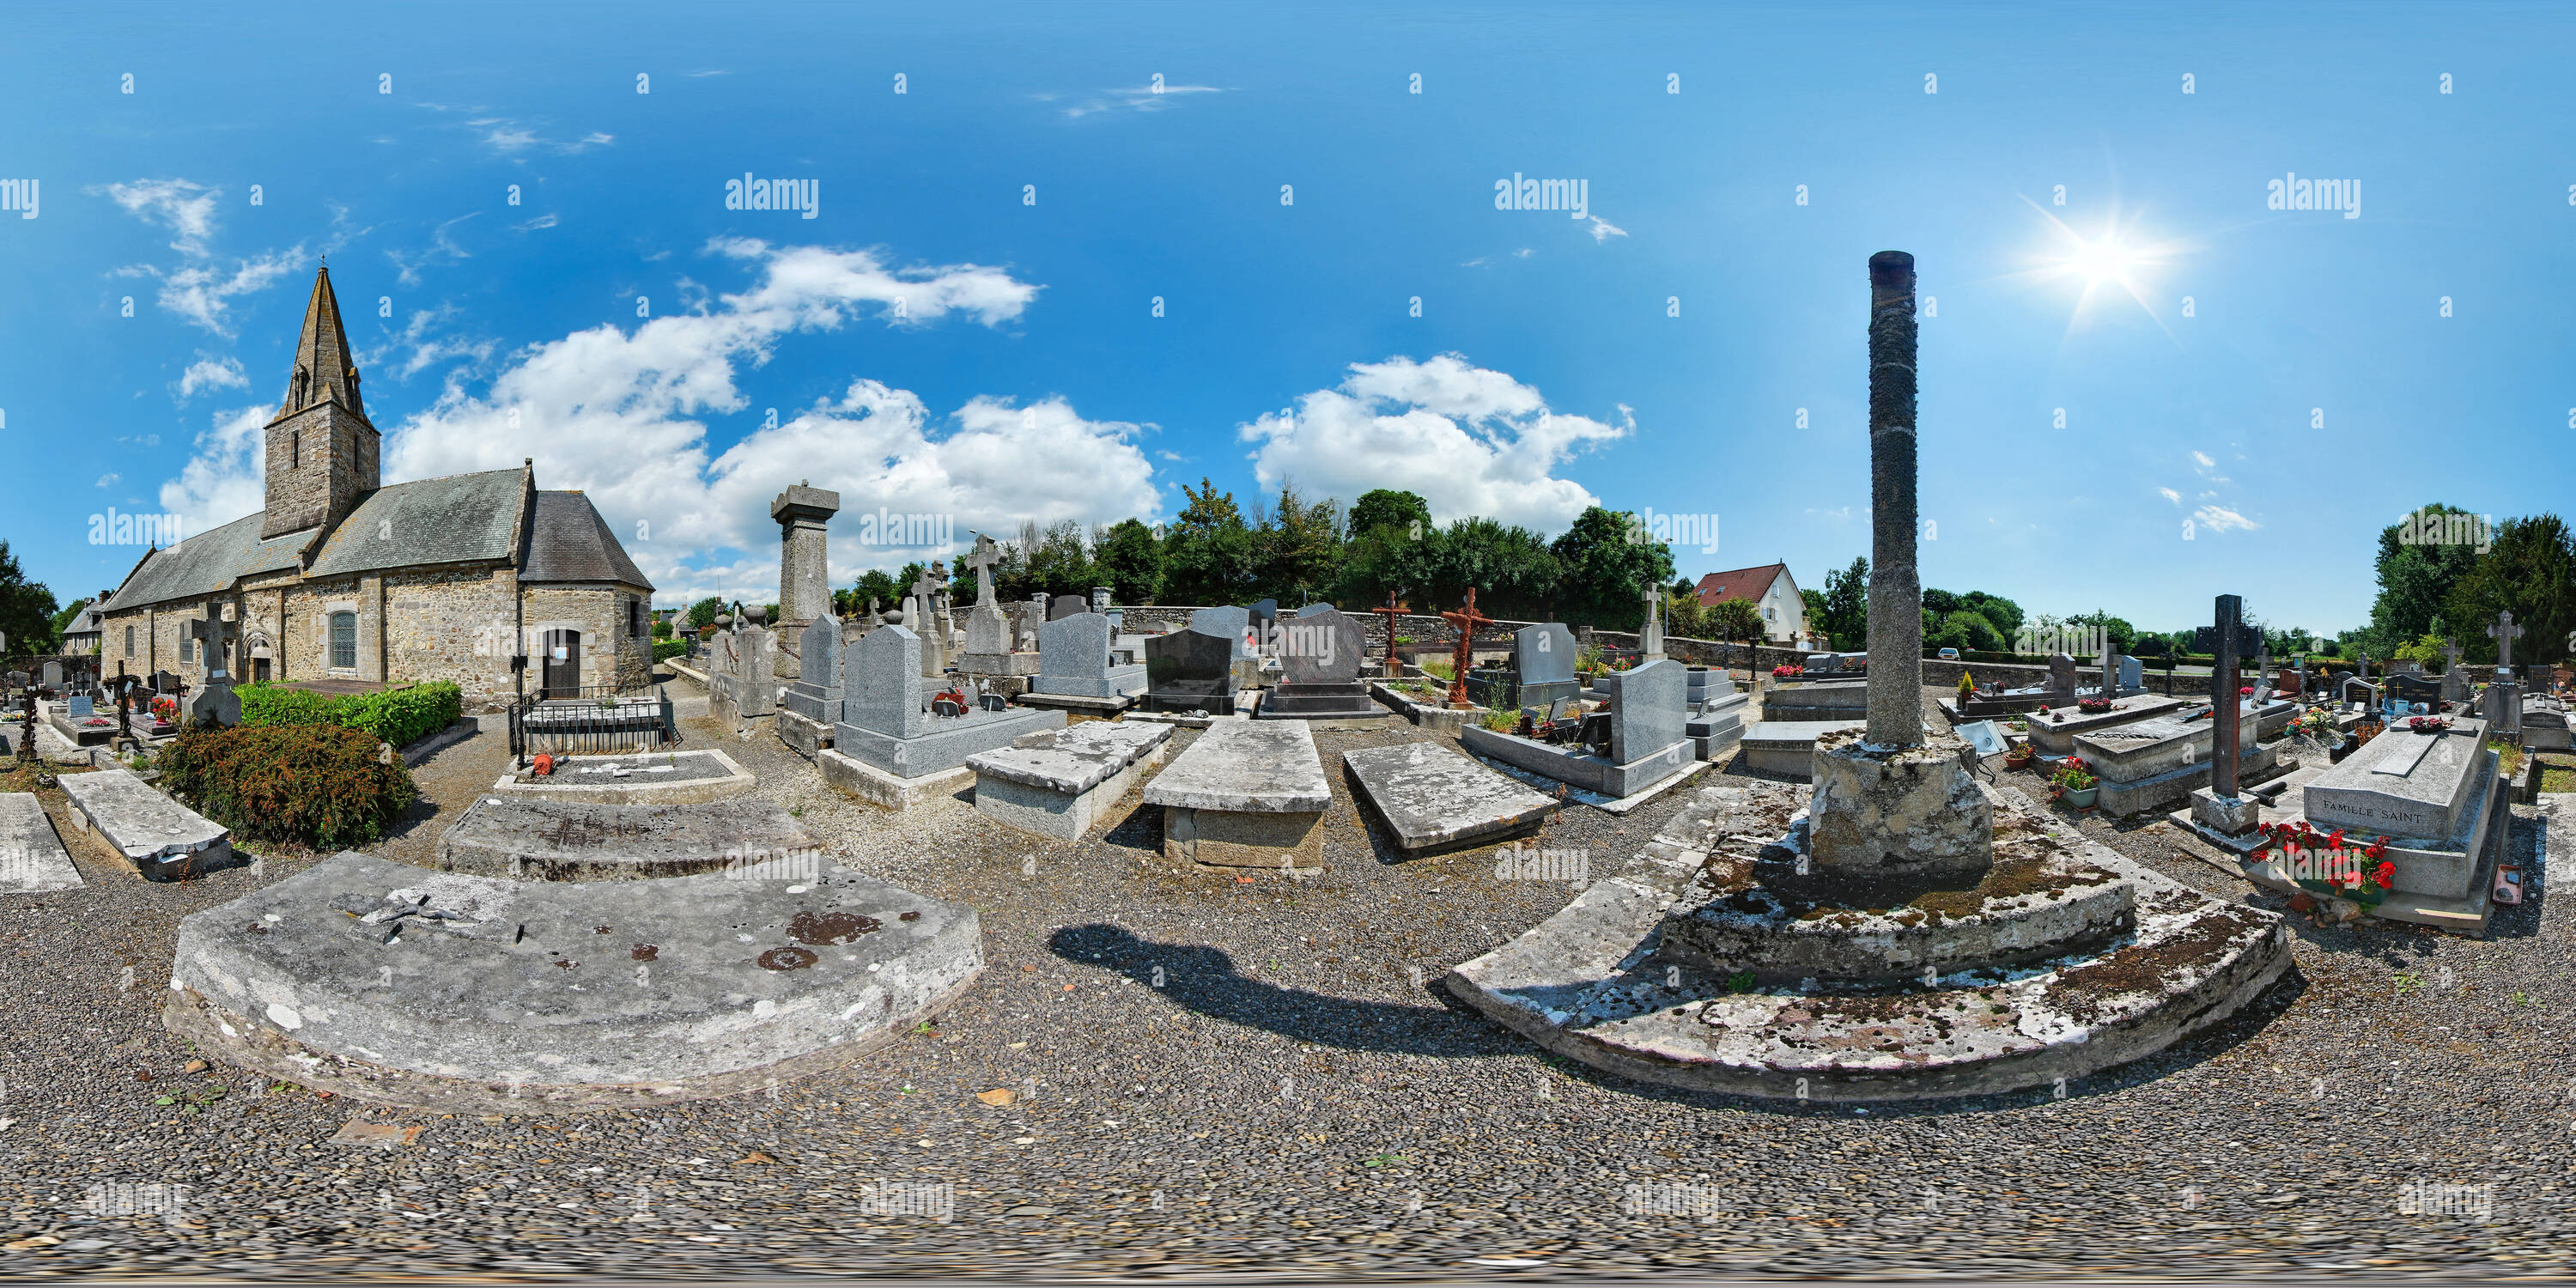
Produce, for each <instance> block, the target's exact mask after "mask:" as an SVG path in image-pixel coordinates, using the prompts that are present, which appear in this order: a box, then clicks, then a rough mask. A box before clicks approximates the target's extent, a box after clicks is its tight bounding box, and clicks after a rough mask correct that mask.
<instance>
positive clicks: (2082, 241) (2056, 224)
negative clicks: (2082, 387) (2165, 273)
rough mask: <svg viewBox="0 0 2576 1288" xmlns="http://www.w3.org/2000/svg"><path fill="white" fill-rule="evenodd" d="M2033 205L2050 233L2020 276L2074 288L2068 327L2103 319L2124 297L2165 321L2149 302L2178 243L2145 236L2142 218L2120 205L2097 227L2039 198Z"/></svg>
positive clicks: (2034, 280)
mask: <svg viewBox="0 0 2576 1288" xmlns="http://www.w3.org/2000/svg"><path fill="white" fill-rule="evenodd" d="M2023 200H2024V201H2029V198H2027V197H2025V198H2023ZM2030 205H2031V208H2032V209H2034V210H2037V211H2038V212H2039V214H2040V216H2041V217H2042V218H2043V219H2045V220H2046V221H2047V233H2048V238H2047V244H2046V245H2045V246H2044V247H2042V248H2040V249H2039V250H2037V251H2036V253H2034V254H2033V255H2032V257H2031V258H2030V259H2029V260H2027V261H2025V263H2026V264H2027V268H2026V269H2025V270H2024V271H2023V272H2022V273H2021V274H2019V275H2020V276H2022V277H2023V278H2024V280H2026V281H2030V282H2033V283H2035V284H2045V283H2049V282H2062V283H2066V284H2067V285H2069V286H2072V287H2073V288H2074V295H2075V300H2074V311H2073V313H2072V314H2071V315H2070V316H2069V317H2068V319H2067V328H2068V330H2069V331H2070V332H2072V331H2074V330H2076V329H2078V328H2080V327H2082V326H2084V325H2087V324H2088V323H2089V322H2099V321H2102V320H2105V319H2106V318H2107V316H2108V315H2106V314H2104V313H2103V312H2102V310H2103V309H2104V308H2105V307H2106V306H2108V305H2111V304H2113V303H2114V302H2117V301H2119V300H2120V299H2121V297H2123V296H2125V297H2127V301H2126V302H2127V303H2128V304H2133V305H2135V306H2136V307H2137V308H2139V309H2140V310H2142V311H2144V312H2145V313H2146V315H2147V316H2148V317H2150V318H2156V321H2157V325H2159V326H2161V325H2163V320H2162V319H2161V318H2158V317H2157V310H2156V308H2155V306H2154V305H2152V304H2149V303H2148V302H2147V301H2148V300H2149V298H2151V297H2152V296H2153V295H2154V294H2155V293H2156V285H2155V280H2156V279H2157V278H2158V277H2160V276H2161V274H2160V273H2159V271H2158V270H2160V269H2162V268H2164V267H2165V266H2166V265H2168V264H2169V263H2170V262H2171V261H2172V259H2173V257H2174V256H2175V255H2176V254H2177V253H2178V251H2179V250H2180V248H2179V247H2177V246H2175V245H2173V244H2171V243H2166V242H2159V241H2157V240H2155V239H2153V238H2150V237H2147V236H2145V235H2144V233H2143V226H2142V224H2141V222H2140V221H2139V220H2138V219H2137V218H2136V217H2134V216H2131V217H2128V218H2123V217H2122V215H2121V212H2120V210H2119V208H2118V207H2117V206H2116V205H2114V207H2113V208H2112V210H2111V212H2110V214H2109V216H2108V217H2107V218H2105V219H2103V220H2102V222H2101V223H2100V224H2099V225H2098V226H2094V227H2091V228H2087V229H2085V230H2082V231H2079V230H2078V229H2076V228H2075V227H2073V226H2070V225H2069V224H2067V223H2066V221H2064V220H2062V219H2060V218H2058V217H2057V216H2056V214H2055V213H2053V212H2051V211H2049V210H2048V209H2046V208H2044V207H2041V206H2040V205H2039V203H2037V202H2030Z"/></svg>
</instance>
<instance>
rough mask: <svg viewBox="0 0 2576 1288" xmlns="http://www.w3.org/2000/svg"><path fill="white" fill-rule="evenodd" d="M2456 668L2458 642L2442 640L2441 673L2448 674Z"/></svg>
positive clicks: (2458, 662)
mask: <svg viewBox="0 0 2576 1288" xmlns="http://www.w3.org/2000/svg"><path fill="white" fill-rule="evenodd" d="M2458 669H2460V642H2459V641H2458V640H2444V641H2442V674H2444V675H2449V674H2450V673H2451V672H2453V671H2456V670H2458Z"/></svg>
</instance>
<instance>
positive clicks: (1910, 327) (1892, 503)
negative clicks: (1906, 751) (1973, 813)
mask: <svg viewBox="0 0 2576 1288" xmlns="http://www.w3.org/2000/svg"><path fill="white" fill-rule="evenodd" d="M1869 288H1870V289H1869V312H1870V317H1869V492H1870V506H1869V510H1870V561H1869V662H1870V665H1869V730H1868V737H1869V741H1870V742H1871V743H1872V744H1874V745H1877V746H1881V747H1918V746H1921V745H1922V744H1923V584H1922V582H1921V580H1920V578H1919V574H1918V573H1917V572H1916V570H1915V566H1914V532H1915V524H1916V510H1915V496H1914V474H1915V466H1914V350H1915V327H1916V323H1915V316H1914V314H1915V304H1914V257H1913V256H1912V255H1908V254H1906V253H1905V252H1903V251H1895V250H1889V251H1880V252H1879V253H1878V254H1875V255H1872V256H1870V257H1869Z"/></svg>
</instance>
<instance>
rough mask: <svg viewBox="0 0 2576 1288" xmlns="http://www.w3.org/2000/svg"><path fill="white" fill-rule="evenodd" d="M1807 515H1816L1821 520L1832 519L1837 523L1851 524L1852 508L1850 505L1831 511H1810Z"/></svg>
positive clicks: (1837, 507)
mask: <svg viewBox="0 0 2576 1288" xmlns="http://www.w3.org/2000/svg"><path fill="white" fill-rule="evenodd" d="M1807 513H1808V514H1811V515H1814V516H1815V517H1817V518H1819V519H1831V520H1833V521H1834V522H1836V523H1845V522H1849V521H1850V519H1851V516H1852V508H1851V507H1850V506H1848V505H1842V506H1836V507H1834V508H1833V509H1830V510H1817V509H1809V510H1808V511H1807Z"/></svg>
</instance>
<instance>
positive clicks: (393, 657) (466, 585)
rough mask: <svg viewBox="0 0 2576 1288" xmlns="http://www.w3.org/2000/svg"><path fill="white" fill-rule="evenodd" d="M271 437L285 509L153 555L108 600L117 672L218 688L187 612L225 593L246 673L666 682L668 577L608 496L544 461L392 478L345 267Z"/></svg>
mask: <svg viewBox="0 0 2576 1288" xmlns="http://www.w3.org/2000/svg"><path fill="white" fill-rule="evenodd" d="M266 434H267V442H266V458H265V460H266V473H267V499H268V508H266V509H264V510H261V511H259V512H258V513H256V514H250V515H245V516H243V517H242V518H239V519H236V520H234V521H232V522H231V523H227V524H224V525H223V526H221V527H218V528H215V529H213V530H211V531H208V532H205V533H203V534H199V535H194V536H188V537H186V538H185V539H184V540H182V541H180V542H179V543H178V544H177V545H173V546H171V547H169V548H167V549H155V550H153V551H151V552H150V553H148V554H146V555H144V556H143V559H142V560H141V562H139V563H137V564H136V565H135V566H134V569H133V571H131V572H129V573H127V574H126V576H125V582H124V584H123V585H121V586H119V587H118V588H117V589H116V592H115V594H114V595H113V596H112V597H111V598H109V600H108V601H107V602H106V603H105V604H104V605H103V606H102V607H101V608H100V609H99V612H98V626H99V637H100V638H99V655H100V661H101V663H102V664H103V666H104V668H105V671H106V673H107V674H110V675H113V674H114V673H115V672H116V669H117V665H118V663H120V662H122V663H123V664H124V666H125V669H126V670H127V671H128V672H129V673H132V674H136V675H149V674H150V673H152V672H154V671H169V672H173V673H175V674H177V675H180V676H182V677H185V678H186V679H187V680H188V682H189V683H190V684H191V685H194V684H197V683H199V682H201V681H203V680H204V678H205V674H206V667H205V659H204V658H202V657H200V656H198V651H197V646H196V641H195V640H194V639H193V638H192V637H191V636H190V634H189V633H188V631H187V624H188V623H189V622H191V621H200V620H203V619H204V617H205V614H206V608H207V605H208V604H209V603H210V602H211V603H214V604H216V605H218V606H219V607H220V610H221V612H222V615H223V616H224V617H225V618H227V619H228V620H230V621H232V622H233V623H235V625H234V627H233V629H232V631H231V632H230V634H231V636H232V644H231V647H232V655H231V657H230V659H229V661H230V665H229V667H228V669H229V670H230V671H231V673H232V675H233V677H234V678H235V679H236V680H241V681H252V680H274V681H284V682H303V681H328V680H347V681H362V682H366V683H367V684H368V685H377V684H384V685H401V684H412V683H417V682H420V681H424V680H452V681H455V682H456V683H457V684H458V685H459V686H460V687H462V688H463V689H464V690H465V691H466V693H467V695H468V696H469V698H471V697H476V696H481V697H502V696H507V695H508V694H510V693H511V692H512V691H513V680H512V676H511V672H510V659H511V657H512V656H513V655H514V654H516V653H519V652H521V651H522V650H524V652H525V655H526V657H527V659H528V662H527V668H528V669H527V677H526V688H527V690H528V692H530V693H532V694H533V693H537V692H539V691H540V690H541V689H542V690H544V691H546V692H550V693H556V694H560V695H562V696H574V695H575V693H576V692H577V691H578V690H580V689H583V688H588V689H590V690H591V691H593V692H594V693H595V692H599V691H603V690H616V691H625V690H629V689H635V688H641V687H643V686H644V685H645V684H647V683H649V681H650V676H651V674H652V639H651V636H650V633H649V632H650V630H651V624H652V613H651V606H652V597H653V584H652V583H651V582H649V581H646V580H645V579H644V574H643V572H642V571H640V570H638V569H637V568H636V566H635V563H634V561H633V560H631V559H629V558H627V556H626V551H625V549H624V548H623V547H621V546H620V545H619V544H618V542H617V537H616V534H614V533H612V532H610V531H609V528H608V524H607V522H606V521H605V520H603V519H601V518H600V517H599V511H598V510H597V509H596V508H594V507H593V506H592V505H591V503H590V498H588V497H586V496H584V495H582V494H581V493H579V492H544V491H539V490H538V488H537V481H536V470H535V466H534V463H533V462H523V463H522V465H521V466H520V468H518V469H515V470H491V471H487V472H484V473H479V474H458V475H452V476H450V477H447V478H436V479H420V480H416V481H414V482H410V483H396V484H394V485H393V486H391V487H386V486H384V485H383V483H382V481H381V479H380V478H379V475H378V473H377V459H378V456H379V453H380V443H381V438H380V435H379V434H378V433H377V431H376V427H375V426H374V425H373V424H372V423H370V422H369V421H368V420H367V410H366V404H365V403H364V401H362V400H361V399H360V398H359V395H358V368H357V366H356V365H355V358H354V356H353V355H352V354H351V352H350V350H349V341H348V336H347V334H346V333H345V332H344V331H343V329H342V327H341V323H340V303H339V300H338V299H337V298H336V297H335V296H334V295H333V294H332V292H331V274H330V270H328V269H327V268H326V269H323V270H321V271H319V272H317V273H315V274H314V278H313V296H312V299H311V301H310V302H308V303H307V304H306V305H305V309H304V331H303V335H302V336H301V338H299V339H298V340H297V342H296V345H295V363H294V370H293V371H292V372H291V373H290V374H289V375H288V377H287V384H286V400H285V402H284V403H283V404H282V405H281V406H280V407H279V408H278V410H277V415H276V417H275V418H274V419H272V420H270V421H269V424H268V428H267V430H266ZM351 687H356V686H351Z"/></svg>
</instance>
